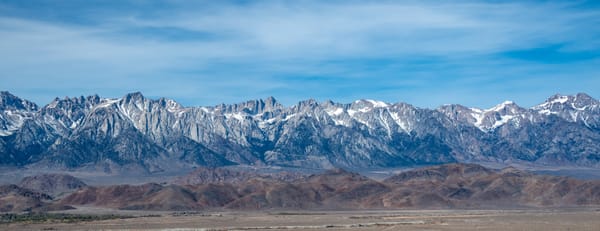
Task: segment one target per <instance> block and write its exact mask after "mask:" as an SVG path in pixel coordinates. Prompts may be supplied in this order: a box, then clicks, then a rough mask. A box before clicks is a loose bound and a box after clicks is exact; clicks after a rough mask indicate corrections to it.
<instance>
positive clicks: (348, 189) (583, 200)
mask: <svg viewBox="0 0 600 231" xmlns="http://www.w3.org/2000/svg"><path fill="white" fill-rule="evenodd" d="M206 171H207V170H205V171H204V172H206ZM211 171H212V173H210V174H209V175H211V174H212V175H222V170H219V169H211V170H209V172H211ZM599 204H600V182H599V181H580V180H575V179H572V178H568V177H556V176H543V175H534V174H531V173H528V172H523V171H519V170H516V169H514V168H506V169H502V170H492V169H487V168H484V167H482V166H480V165H475V164H446V165H439V166H435V167H428V168H421V169H416V170H411V171H407V172H403V173H400V174H398V175H395V176H392V177H390V178H388V179H386V180H384V181H375V180H372V179H369V178H367V177H364V176H362V175H359V174H357V173H352V172H348V171H345V170H342V169H333V170H328V171H325V172H323V173H320V174H315V175H311V176H307V177H304V178H299V179H296V180H293V181H284V180H278V179H273V178H264V177H256V178H250V179H247V180H245V181H244V182H236V183H227V182H222V181H221V182H210V183H202V184H191V185H190V184H186V185H159V184H154V183H149V184H144V185H116V186H101V187H85V188H82V189H80V190H79V191H77V192H74V193H72V194H70V195H68V196H66V197H65V198H63V199H61V200H59V201H55V202H54V206H57V207H60V206H63V207H70V206H78V205H84V206H99V207H109V208H116V209H127V210H195V209H211V208H218V209H236V210H260V209H363V208H364V209H373V208H376V209H382V208H394V209H397V208H412V209H423V208H429V209H447V208H495V209H498V208H518V207H520V208H522V207H573V206H597V205H599Z"/></svg>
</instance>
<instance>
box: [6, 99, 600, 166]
mask: <svg viewBox="0 0 600 231" xmlns="http://www.w3.org/2000/svg"><path fill="white" fill-rule="evenodd" d="M1 96H2V97H1V98H2V101H1V105H0V157H2V158H0V165H4V166H18V167H35V168H49V169H74V170H88V171H103V172H107V173H111V174H121V173H124V172H140V173H154V172H162V171H168V170H170V169H190V168H193V167H197V166H210V167H217V166H224V165H235V164H241V165H258V166H264V165H268V166H284V167H286V166H287V167H300V168H313V169H327V168H332V167H345V168H353V169H354V168H373V167H398V166H411V165H431V164H440V163H453V162H468V163H469V162H470V163H477V162H495V163H511V162H523V163H527V164H534V165H545V166H559V165H560V166H565V165H569V166H587V167H598V166H600V145H598V144H599V143H600V127H599V126H600V122H599V121H600V103H599V102H598V101H597V100H595V99H593V98H592V97H590V96H588V95H585V94H582V93H580V94H577V95H574V96H561V95H555V96H552V97H550V98H549V99H548V100H547V101H546V102H544V103H542V104H540V105H538V106H535V107H533V108H530V109H526V108H522V107H520V106H518V105H517V104H515V103H513V102H510V101H507V102H504V103H501V104H499V105H497V106H495V107H493V108H490V109H477V108H468V107H464V106H461V105H445V106H442V107H440V108H437V109H435V110H431V109H423V108H417V107H414V106H412V105H410V104H406V103H395V104H389V103H385V102H381V101H375V100H357V101H355V102H352V103H350V104H340V103H334V102H331V101H325V102H322V103H319V102H317V101H315V100H306V101H301V102H299V103H298V104H296V105H293V106H291V107H284V106H283V105H281V104H279V103H277V101H276V100H275V99H274V98H272V97H270V98H267V99H259V100H251V101H247V102H243V103H239V104H232V105H225V104H221V105H217V106H214V107H183V106H182V105H180V104H178V103H177V102H175V101H173V100H169V99H165V98H160V99H156V100H154V99H148V98H146V97H144V96H143V95H142V94H141V93H139V92H136V93H130V94H127V95H125V96H124V97H122V98H116V99H107V98H101V97H99V96H88V97H76V98H64V99H58V98H57V99H55V100H54V101H53V102H51V103H50V104H48V105H46V106H44V107H42V108H38V107H37V106H36V105H35V104H33V103H31V102H28V101H26V100H22V99H19V98H18V97H16V96H14V95H11V94H10V93H8V92H3V93H2V94H1Z"/></svg>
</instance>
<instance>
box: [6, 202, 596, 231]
mask: <svg viewBox="0 0 600 231" xmlns="http://www.w3.org/2000/svg"><path fill="white" fill-rule="evenodd" d="M87 212H90V211H87ZM104 212H106V211H104ZM115 212H117V213H118V212H119V211H115ZM0 230H543V231H548V230H590V231H592V230H593V231H596V230H600V209H589V208H588V209H577V210H564V209H563V210H410V211H409V210H405V211H325V212H322V211H307V212H297V211H296V212H213V213H209V212H205V213H182V212H179V213H166V212H164V213H155V214H153V215H151V216H148V214H143V213H141V214H138V216H137V217H134V218H124V219H111V220H98V221H78V222H73V223H60V222H56V221H47V222H34V223H32V222H17V223H11V224H2V225H0Z"/></svg>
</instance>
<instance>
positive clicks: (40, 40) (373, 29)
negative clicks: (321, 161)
mask: <svg viewBox="0 0 600 231" xmlns="http://www.w3.org/2000/svg"><path fill="white" fill-rule="evenodd" d="M598 25H600V6H598V4H596V3H595V2H594V1H590V2H586V1H564V2H560V1H515V2H505V1H452V3H450V2H447V1H124V0H120V1H74V0H72V1H60V0H54V1H34V0H32V1H4V0H0V88H1V89H2V90H7V91H10V92H12V93H14V94H16V95H18V96H20V97H23V98H26V99H30V100H33V101H34V102H36V103H38V104H40V105H44V104H46V103H48V102H50V101H51V100H52V99H53V98H54V97H56V96H58V97H64V96H79V95H90V94H99V95H101V96H103V97H121V96H123V95H124V94H126V93H128V92H133V91H141V92H143V93H144V95H146V96H148V97H151V98H158V97H167V98H172V99H175V100H177V101H178V102H180V103H182V104H184V105H186V106H198V105H215V104H219V103H236V102H241V101H245V100H250V99H257V98H265V97H267V96H274V97H275V98H277V99H278V100H279V101H281V102H282V103H284V104H285V105H292V104H295V103H296V102H297V101H300V100H304V99H308V98H314V99H317V100H326V99H331V100H334V101H337V102H352V101H353V100H356V99H361V98H368V99H378V100H383V101H386V102H408V103H411V104H414V105H416V106H420V107H428V108H435V107H437V106H439V105H442V104H446V103H460V104H463V105H467V106H473V107H481V108H489V107H491V106H493V105H495V104H497V103H500V102H502V101H504V100H512V101H515V102H516V103H518V104H519V105H522V106H526V107H529V106H533V105H535V104H537V103H541V102H542V101H544V100H545V99H546V98H547V97H549V96H551V95H553V94H555V93H561V94H574V93H577V92H586V93H588V94H589V95H591V96H593V97H595V98H599V97H600V26H598Z"/></svg>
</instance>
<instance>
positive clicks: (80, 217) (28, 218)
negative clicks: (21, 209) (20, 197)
mask: <svg viewBox="0 0 600 231" xmlns="http://www.w3.org/2000/svg"><path fill="white" fill-rule="evenodd" d="M133 217H134V216H126V215H115V214H104V215H89V214H65V213H23V214H16V213H5V214H1V215H0V224H7V223H15V222H30V223H43V222H59V223H73V222H82V221H97V220H112V219H128V218H133Z"/></svg>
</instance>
